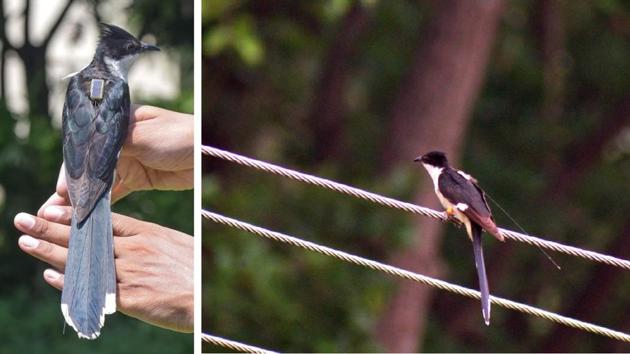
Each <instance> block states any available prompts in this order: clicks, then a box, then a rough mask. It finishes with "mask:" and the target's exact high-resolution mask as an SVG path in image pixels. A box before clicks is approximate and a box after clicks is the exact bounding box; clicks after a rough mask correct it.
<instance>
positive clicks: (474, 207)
mask: <svg viewBox="0 0 630 354" xmlns="http://www.w3.org/2000/svg"><path fill="white" fill-rule="evenodd" d="M438 188H439V189H440V192H441V193H442V195H444V197H445V198H446V199H447V200H448V201H449V202H451V204H453V205H457V204H459V203H462V204H465V205H466V208H464V209H463V210H462V209H460V211H461V212H462V213H464V215H466V216H468V218H470V220H472V221H473V222H475V223H477V224H479V225H480V226H481V227H483V228H484V229H485V230H486V231H488V232H489V233H490V234H492V235H493V236H495V237H498V238H499V239H502V237H500V236H497V235H498V229H497V226H496V224H495V223H494V220H493V218H492V212H491V211H490V207H489V206H488V203H486V198H485V195H484V193H483V190H481V188H479V186H478V185H477V184H476V183H474V182H473V181H471V180H469V179H467V178H465V177H464V176H462V175H461V174H459V173H457V172H456V171H455V170H453V169H451V168H445V169H444V170H443V171H442V173H441V174H440V177H439V178H438Z"/></svg>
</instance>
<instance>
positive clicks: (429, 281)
mask: <svg viewBox="0 0 630 354" xmlns="http://www.w3.org/2000/svg"><path fill="white" fill-rule="evenodd" d="M201 214H202V215H203V217H205V218H206V219H208V220H211V221H213V222H215V223H219V224H223V225H227V226H230V227H233V228H237V229H240V230H243V231H247V232H250V233H253V234H255V235H258V236H262V237H265V238H268V239H271V240H274V241H278V242H283V243H287V244H290V245H293V246H296V247H301V248H304V249H307V250H310V251H314V252H318V253H321V254H324V255H326V256H330V257H334V258H337V259H340V260H343V261H346V262H349V263H354V264H358V265H361V266H364V267H368V268H371V269H374V270H378V271H381V272H384V273H388V274H392V275H395V276H398V277H401V278H404V279H409V280H413V281H416V282H418V283H422V284H425V285H429V286H433V287H436V288H438V289H442V290H446V291H450V292H453V293H456V294H459V295H463V296H468V297H471V298H475V299H479V298H480V294H479V291H476V290H472V289H468V288H465V287H463V286H459V285H455V284H451V283H448V282H446V281H443V280H439V279H434V278H431V277H428V276H425V275H421V274H417V273H413V272H410V271H408V270H404V269H400V268H397V267H393V266H390V265H387V264H383V263H380V262H376V261H373V260H369V259H365V258H362V257H359V256H355V255H352V254H349V253H346V252H343V251H339V250H336V249H333V248H330V247H326V246H321V245H318V244H316V243H313V242H309V241H305V240H301V239H299V238H296V237H292V236H288V235H285V234H282V233H279V232H275V231H271V230H267V229H265V228H262V227H258V226H254V225H252V224H249V223H246V222H243V221H239V220H236V219H232V218H229V217H226V216H223V215H220V214H217V213H213V212H211V211H207V210H202V211H201ZM490 300H491V302H492V303H494V304H496V305H499V306H502V307H505V308H508V309H512V310H516V311H520V312H523V313H526V314H529V315H533V316H537V317H541V318H544V319H547V320H549V321H553V322H557V323H560V324H563V325H566V326H569V327H574V328H577V329H581V330H583V331H588V332H591V333H595V334H599V335H602V336H606V337H610V338H614V339H617V340H620V341H624V342H630V335H628V334H626V333H623V332H619V331H615V330H612V329H608V328H606V327H602V326H598V325H594V324H591V323H587V322H583V321H580V320H576V319H573V318H570V317H565V316H562V315H558V314H556V313H553V312H549V311H546V310H542V309H539V308H536V307H533V306H529V305H525V304H521V303H518V302H515V301H511V300H507V299H503V298H500V297H496V296H490Z"/></svg>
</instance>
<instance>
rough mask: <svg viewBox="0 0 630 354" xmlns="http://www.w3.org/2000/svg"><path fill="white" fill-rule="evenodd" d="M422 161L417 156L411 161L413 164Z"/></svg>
mask: <svg viewBox="0 0 630 354" xmlns="http://www.w3.org/2000/svg"><path fill="white" fill-rule="evenodd" d="M420 161H422V156H418V157H416V158H415V159H413V162H420Z"/></svg>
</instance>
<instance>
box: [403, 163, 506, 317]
mask: <svg viewBox="0 0 630 354" xmlns="http://www.w3.org/2000/svg"><path fill="white" fill-rule="evenodd" d="M414 161H416V162H421V163H422V165H423V166H424V168H425V169H426V170H427V172H428V173H429V175H430V176H431V179H432V180H433V186H434V189H435V194H436V195H437V197H438V199H439V200H440V203H442V206H444V208H446V214H447V215H448V217H449V218H451V217H454V218H456V219H457V220H459V221H461V222H462V224H464V226H465V227H466V232H467V233H468V237H469V238H470V240H471V241H472V244H473V251H474V254H475V266H476V267H477V275H478V276H479V291H480V292H481V312H482V314H483V319H484V321H485V323H486V325H489V324H490V292H489V290H488V279H487V277H486V266H485V264H484V260H483V249H482V247H481V231H482V229H483V230H486V232H488V233H489V234H491V235H492V236H494V237H496V238H497V239H498V240H499V241H504V238H503V236H502V235H501V234H500V233H499V230H498V228H497V225H496V224H495V222H494V219H493V217H492V212H491V211H490V207H489V206H488V202H487V201H486V195H485V193H484V191H483V190H482V189H481V188H480V187H479V185H478V184H477V180H476V179H474V178H473V177H472V176H470V175H469V174H467V173H465V172H463V171H459V170H456V169H454V168H452V167H451V166H449V164H448V160H447V159H446V155H445V154H444V153H443V152H440V151H431V152H429V153H427V154H425V155H422V156H419V157H417V158H416V159H415V160H414Z"/></svg>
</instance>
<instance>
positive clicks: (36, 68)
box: [17, 43, 50, 121]
mask: <svg viewBox="0 0 630 354" xmlns="http://www.w3.org/2000/svg"><path fill="white" fill-rule="evenodd" d="M46 50H47V46H46V47H43V46H32V45H30V44H29V43H25V44H24V46H23V47H21V48H19V49H18V51H17V52H18V55H19V56H20V58H21V59H22V62H23V63H24V67H25V68H26V88H27V92H28V107H29V115H30V116H31V117H38V118H43V119H45V120H47V121H50V119H48V118H49V116H50V112H49V105H48V95H49V93H50V89H49V88H48V82H47V80H46V78H47V75H48V72H47V70H46Z"/></svg>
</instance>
